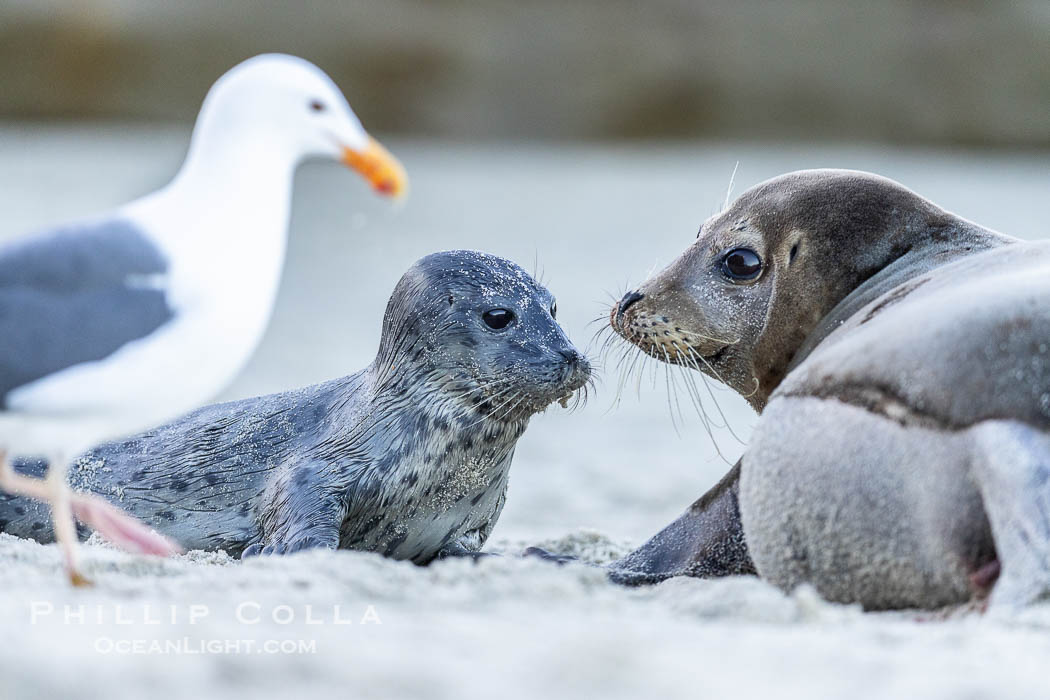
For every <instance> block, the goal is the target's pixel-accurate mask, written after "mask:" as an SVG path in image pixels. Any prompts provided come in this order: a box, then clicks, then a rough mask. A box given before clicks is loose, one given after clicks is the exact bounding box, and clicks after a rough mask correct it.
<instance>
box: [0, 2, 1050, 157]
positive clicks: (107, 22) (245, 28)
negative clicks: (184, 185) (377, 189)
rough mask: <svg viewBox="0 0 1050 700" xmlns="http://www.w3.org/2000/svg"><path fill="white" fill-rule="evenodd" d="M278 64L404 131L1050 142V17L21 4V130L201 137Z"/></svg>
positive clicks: (674, 6) (8, 56)
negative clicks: (211, 118) (269, 60)
mask: <svg viewBox="0 0 1050 700" xmlns="http://www.w3.org/2000/svg"><path fill="white" fill-rule="evenodd" d="M266 51H283V52H288V53H294V54H298V55H301V56H304V57H306V58H308V59H310V60H312V61H314V62H315V63H317V64H318V65H320V66H321V67H322V68H324V69H325V70H326V71H328V72H329V73H330V74H331V75H332V77H333V78H334V79H335V81H336V82H337V83H338V84H339V85H341V86H342V87H343V88H344V90H345V91H346V93H347V95H348V96H349V98H350V101H351V103H352V104H354V105H355V107H356V108H357V111H358V112H359V114H360V115H361V116H362V118H363V120H364V121H365V124H366V125H369V126H371V127H372V128H374V129H376V128H377V129H378V130H380V131H384V132H388V133H391V132H396V133H399V134H411V135H418V136H425V137H441V138H457V139H470V140H476V139H479V138H485V139H508V138H510V139H535V138H543V139H556V140H567V139H583V140H588V141H594V140H607V139H624V138H628V139H657V138H713V137H719V138H723V137H731V138H748V139H751V138H763V139H784V138H791V139H799V138H802V139H812V138H817V139H821V140H824V139H829V138H830V139H849V140H858V139H859V140H864V141H889V142H896V143H927V144H966V145H975V146H1008V147H1033V146H1036V147H1038V146H1048V145H1050V3H1048V2H1047V1H1046V0H1001V1H1000V0H880V1H879V2H864V1H859V0H845V1H840V0H794V1H793V2H769V0H650V1H649V2H635V1H633V0H574V1H573V2H564V0H532V1H530V2H520V1H516V0H353V1H352V2H340V1H337V0H321V1H315V2H278V1H275V0H223V1H222V2H213V1H211V0H179V2H170V0H77V1H76V2H69V1H68V0H65V1H63V0H3V1H2V2H0V66H2V68H0V71H2V72H0V117H2V118H7V119H32V120H41V119H43V120H58V119H62V120H68V119H104V120H110V119H121V120H129V119H131V120H136V121H161V122H171V121H178V122H183V121H185V120H190V119H192V118H193V116H194V115H195V114H196V111H197V107H198V106H199V104H200V100H201V97H202V95H203V94H204V92H205V91H206V90H207V88H208V86H209V85H210V84H211V83H212V81H213V80H214V79H215V78H216V77H217V76H218V75H220V74H221V73H222V72H223V71H224V70H226V69H227V68H229V67H230V66H232V65H233V64H234V63H236V62H238V61H240V60H242V59H244V58H247V57H248V56H251V55H254V54H257V53H260V52H266Z"/></svg>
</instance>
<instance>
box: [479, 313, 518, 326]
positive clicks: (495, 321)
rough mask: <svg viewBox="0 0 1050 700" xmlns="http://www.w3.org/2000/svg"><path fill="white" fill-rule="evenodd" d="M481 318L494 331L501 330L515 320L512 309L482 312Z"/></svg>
mask: <svg viewBox="0 0 1050 700" xmlns="http://www.w3.org/2000/svg"><path fill="white" fill-rule="evenodd" d="M481 320H482V321H484V322H485V325H486V326H488V327H489V328H491V329H492V330H494V331H501V330H503V329H504V328H506V327H507V326H509V325H510V324H512V323H513V322H514V312H513V311H511V310H510V309H492V310H490V311H486V312H485V313H483V314H481Z"/></svg>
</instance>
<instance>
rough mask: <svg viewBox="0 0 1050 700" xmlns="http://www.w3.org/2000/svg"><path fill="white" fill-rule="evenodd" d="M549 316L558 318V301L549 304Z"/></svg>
mask: <svg viewBox="0 0 1050 700" xmlns="http://www.w3.org/2000/svg"><path fill="white" fill-rule="evenodd" d="M551 318H558V302H554V303H553V304H551Z"/></svg>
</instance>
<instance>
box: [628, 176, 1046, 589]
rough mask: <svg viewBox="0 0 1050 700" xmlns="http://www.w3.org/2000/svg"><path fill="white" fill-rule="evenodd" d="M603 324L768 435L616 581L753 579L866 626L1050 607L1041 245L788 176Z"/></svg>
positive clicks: (706, 228)
mask: <svg viewBox="0 0 1050 700" xmlns="http://www.w3.org/2000/svg"><path fill="white" fill-rule="evenodd" d="M611 324H612V326H613V328H614V329H615V331H616V332H617V333H619V334H620V335H621V336H622V337H624V338H626V339H627V340H629V341H630V342H632V343H634V344H635V345H637V346H638V347H639V348H640V349H641V350H642V351H644V352H646V353H648V354H650V355H652V356H654V357H656V358H658V359H661V360H665V361H670V362H675V363H680V364H683V365H686V366H690V367H695V368H698V369H700V370H701V371H702V372H705V373H706V374H708V375H710V376H712V377H714V378H716V379H718V380H721V381H723V382H725V383H726V384H728V385H729V386H730V387H732V388H733V389H735V390H736V391H737V392H739V393H740V394H742V395H743V396H745V397H746V398H747V400H748V401H749V402H750V403H751V405H752V406H753V407H754V409H755V410H756V411H758V412H759V413H760V414H761V417H760V420H759V422H758V425H757V426H756V428H755V431H754V433H753V436H752V439H751V443H750V445H749V447H748V449H747V451H746V452H745V454H744V456H743V457H742V458H741V460H740V461H739V462H738V464H737V465H736V467H734V469H733V470H732V471H731V472H730V473H729V474H728V475H727V477H726V478H725V479H723V481H722V482H720V483H719V485H718V486H716V487H715V488H714V489H712V492H711V493H709V494H708V495H706V496H705V497H703V498H701V499H700V500H699V501H697V503H696V504H694V505H693V506H692V507H691V508H690V510H689V511H687V512H686V513H685V514H684V515H683V516H682V517H681V518H680V519H679V520H677V521H676V522H675V523H673V524H672V525H670V526H669V527H668V528H666V529H665V530H664V531H662V532H661V533H659V534H657V535H656V536H655V537H654V538H653V539H652V540H650V541H649V542H648V543H646V544H645V545H644V546H643V547H642V548H640V549H639V550H637V551H636V552H634V553H632V554H631V555H629V556H627V557H626V558H624V559H623V560H621V561H620V562H617V563H616V564H615V565H614V566H613V572H614V577H615V578H617V579H619V580H621V581H624V582H628V583H638V582H646V581H654V580H660V579H662V578H666V577H668V576H673V575H678V574H687V575H698V576H718V575H725V574H730V573H746V572H748V571H750V570H757V573H758V574H759V575H760V576H762V577H763V578H764V579H766V580H768V581H770V582H772V583H774V584H775V585H777V586H779V587H781V588H783V589H785V590H789V589H792V588H794V587H795V586H797V585H799V584H802V583H809V584H812V585H813V586H815V587H816V589H817V590H818V591H819V592H820V593H821V594H822V595H823V596H824V597H826V598H828V599H830V600H834V601H841V602H859V603H861V604H863V605H864V606H865V607H866V608H869V609H885V608H901V607H922V608H935V607H940V606H944V605H950V604H956V603H962V602H966V601H968V600H971V599H974V598H980V597H983V596H985V595H987V594H989V592H992V594H993V602H994V601H1002V602H1009V603H1022V602H1026V601H1028V600H1031V599H1033V598H1035V597H1038V596H1040V595H1043V594H1045V593H1047V592H1048V590H1050V525H1048V522H1050V243H1048V242H1045V241H1044V242H1021V241H1018V240H1017V239H1014V238H1010V237H1008V236H1004V235H1002V234H999V233H996V232H993V231H990V230H988V229H985V228H982V227H980V226H978V225H976V224H973V223H971V222H968V221H965V220H963V219H961V218H959V217H956V216H954V215H952V214H950V213H948V212H946V211H944V210H942V209H940V208H939V207H937V206H935V205H934V204H932V203H930V202H929V201H927V200H925V199H923V198H921V197H919V196H918V195H916V194H915V193H913V192H911V191H909V190H907V189H905V188H904V187H902V186H900V185H898V184H897V183H894V182H892V181H890V180H886V179H884V178H881V177H877V176H875V175H870V174H866V173H860V172H852V171H837V170H815V171H802V172H796V173H790V174H787V175H784V176H781V177H778V178H774V179H773V180H770V181H768V182H765V183H762V184H760V185H758V186H756V187H754V188H753V189H751V190H749V191H748V192H746V193H745V194H743V195H742V196H741V197H740V198H739V199H738V200H737V201H736V202H735V203H734V204H733V205H732V206H731V207H730V208H729V209H728V210H726V211H725V212H723V213H721V214H718V215H716V216H714V217H712V218H711V219H709V220H708V221H707V222H705V223H704V225H703V227H702V228H701V230H700V233H699V234H698V239H697V241H696V242H695V243H694V244H693V245H692V246H690V248H689V249H687V250H686V251H685V252H684V253H683V254H682V255H681V257H679V258H678V259H677V260H676V261H675V262H673V263H672V264H671V265H670V266H669V267H668V268H667V269H666V270H664V271H663V272H661V273H659V274H658V275H656V276H655V277H654V278H652V279H651V280H649V281H648V282H646V283H645V284H644V285H642V286H641V287H640V288H639V289H638V290H636V291H634V292H631V293H629V294H628V295H627V296H625V297H624V298H623V299H622V300H621V301H620V302H619V303H618V304H617V305H616V306H615V308H614V309H613V310H612V314H611ZM993 586H994V590H993Z"/></svg>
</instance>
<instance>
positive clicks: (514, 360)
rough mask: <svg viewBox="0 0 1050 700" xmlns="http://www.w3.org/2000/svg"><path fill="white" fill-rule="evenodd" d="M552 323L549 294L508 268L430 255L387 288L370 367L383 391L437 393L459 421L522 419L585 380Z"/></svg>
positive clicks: (467, 253)
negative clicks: (409, 385) (409, 387)
mask: <svg viewBox="0 0 1050 700" xmlns="http://www.w3.org/2000/svg"><path fill="white" fill-rule="evenodd" d="M556 315H557V304H556V303H555V300H554V297H553V296H552V295H551V293H550V292H549V291H547V289H545V288H544V287H542V286H541V285H540V284H538V283H537V282H536V280H534V279H533V278H532V276H531V275H529V274H528V273H527V272H526V271H525V270H523V269H522V268H521V267H519V266H518V265H516V264H514V263H513V262H510V261H509V260H506V259H504V258H500V257H497V256H495V255H489V254H487V253H481V252H477V251H472V250H453V251H446V252H441V253H434V254H432V255H428V256H426V257H425V258H422V259H421V260H419V261H418V262H416V263H415V264H414V265H413V266H412V267H411V268H410V269H409V270H408V271H407V272H406V273H405V274H404V276H402V278H401V281H400V282H398V284H397V287H396V288H395V289H394V293H393V294H392V295H391V297H390V302H389V303H388V304H387V309H386V314H385V316H384V318H383V338H382V341H381V344H380V350H379V354H378V355H377V358H376V363H375V365H374V366H375V368H376V370H377V371H378V373H379V374H380V375H381V376H382V377H383V378H384V382H386V383H387V384H390V383H393V384H398V385H403V384H404V383H405V382H413V381H416V380H422V381H423V382H424V383H426V384H427V385H428V387H431V388H433V387H437V388H439V389H440V393H441V394H443V395H444V397H445V398H446V399H448V400H451V401H452V402H454V403H456V404H457V405H458V407H459V408H461V409H462V413H463V415H466V416H471V415H475V414H478V415H480V416H483V417H489V418H491V419H493V420H500V421H507V422H513V421H521V420H527V419H528V418H529V417H530V416H532V415H533V414H534V413H537V412H539V411H542V410H543V409H545V408H546V407H547V406H549V405H550V404H551V403H553V402H554V401H557V400H559V399H567V398H569V397H571V396H572V394H573V393H574V392H576V391H577V390H578V389H580V388H582V387H583V386H584V385H585V384H586V383H587V381H588V380H589V379H590V373H591V369H590V363H589V362H588V361H587V359H586V357H584V355H583V354H582V353H581V352H580V351H578V350H577V349H576V347H575V346H574V345H573V344H572V342H570V341H569V339H568V337H566V335H565V332H564V331H563V330H562V328H561V326H560V325H558V322H557V321H556V320H555V317H556Z"/></svg>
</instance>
